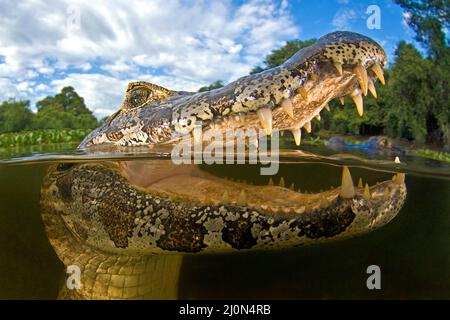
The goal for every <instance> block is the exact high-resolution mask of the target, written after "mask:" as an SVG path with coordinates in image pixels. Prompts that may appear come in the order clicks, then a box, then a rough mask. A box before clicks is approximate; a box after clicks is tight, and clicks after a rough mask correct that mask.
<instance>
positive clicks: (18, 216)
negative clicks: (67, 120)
mask: <svg viewBox="0 0 450 320" xmlns="http://www.w3.org/2000/svg"><path fill="white" fill-rule="evenodd" d="M305 149H307V151H308V152H311V153H314V154H316V155H322V156H321V157H317V156H313V155H311V154H310V155H309V156H306V157H305V156H302V157H300V156H298V155H296V154H295V153H289V152H288V153H287V156H285V157H283V158H282V159H281V162H282V163H281V165H280V170H279V172H278V174H277V175H276V176H275V177H274V178H273V180H274V181H278V179H279V178H280V177H281V176H283V177H284V179H285V180H286V183H287V184H288V185H289V184H290V183H291V182H293V183H295V184H296V187H299V188H301V189H302V191H303V190H308V191H310V192H318V191H319V190H321V189H324V190H325V189H328V188H329V187H330V186H332V185H333V186H337V185H339V183H340V172H341V167H340V166H341V165H342V164H347V165H350V166H351V168H350V170H351V173H352V175H353V177H354V180H356V179H357V177H359V176H361V177H363V179H364V181H367V182H369V183H370V184H373V183H375V182H376V181H382V180H386V179H390V178H391V177H392V173H391V172H388V171H396V170H401V171H403V172H406V173H407V176H406V185H407V190H408V197H407V201H406V203H405V205H404V207H403V209H402V210H401V211H400V213H399V214H398V215H397V217H396V218H395V219H394V220H393V221H391V222H390V223H389V224H387V225H386V226H384V227H381V228H380V229H378V230H375V231H373V232H371V233H368V234H365V235H362V236H359V237H355V238H352V239H348V240H342V241H338V242H333V243H328V244H322V245H316V246H308V247H301V248H293V249H289V250H280V251H259V252H251V251H247V252H244V253H236V254H220V255H219V254H216V255H190V256H186V257H185V258H184V260H183V265H182V269H181V274H180V283H179V297H180V298H188V299H196V298H204V299H209V298H230V299H239V298H289V299H315V298H319V299H331V298H337V299H340V298H364V299H371V298H382V299H384V298H390V299H391V298H392V299H410V298H418V299H429V298H432V299H434V298H444V299H449V298H450V232H449V231H450V178H449V175H450V170H449V167H448V165H446V164H443V163H438V162H429V161H427V160H422V159H416V158H407V159H405V162H406V163H407V164H406V165H403V166H402V167H400V168H399V166H394V165H393V164H392V159H390V158H389V157H390V156H386V155H383V156H380V157H379V158H378V161H373V160H370V161H369V160H368V158H369V157H366V158H364V157H362V156H361V155H358V157H357V158H356V157H354V155H353V156H348V155H339V156H336V157H329V156H330V155H331V154H333V152H331V151H329V150H326V149H323V148H319V147H309V148H305ZM58 151H60V152H61V153H63V151H66V149H63V150H58V149H52V150H51V151H50V152H52V153H55V152H58ZM113 156H114V157H117V155H113ZM100 157H101V158H110V157H111V155H108V154H101V155H97V156H94V157H93V156H86V155H84V156H83V155H78V156H77V155H73V154H66V155H57V156H56V155H54V154H53V155H52V154H45V153H43V155H34V156H31V157H30V156H29V155H28V156H26V152H23V151H21V153H20V154H16V156H14V155H11V154H10V155H8V157H6V156H3V160H2V162H0V203H1V209H0V299H54V298H56V296H57V294H58V291H59V289H60V287H61V283H62V282H63V281H64V276H65V273H64V272H65V271H64V266H63V264H62V263H61V262H60V261H59V260H58V258H57V257H56V255H55V253H54V251H53V248H52V247H51V245H50V244H49V242H48V240H47V237H46V234H45V232H44V228H43V224H42V222H41V219H40V212H39V197H40V188H41V184H42V179H43V177H44V174H45V172H46V169H47V168H48V166H49V165H50V164H51V163H54V162H58V161H62V160H67V159H69V158H70V159H71V161H74V159H78V161H81V160H83V161H86V160H89V161H94V160H95V159H96V158H100ZM120 157H121V158H123V157H126V159H127V161H142V160H143V158H146V159H147V160H146V161H151V158H148V156H147V155H145V154H134V155H120ZM370 158H371V159H373V158H374V157H373V155H371V156H370ZM11 159H13V160H11ZM30 160H32V161H30ZM386 160H389V162H388V161H386ZM402 160H403V159H402ZM204 169H205V170H207V171H210V172H213V173H215V174H217V175H221V176H228V177H232V178H234V179H239V180H247V181H251V182H253V183H256V184H265V183H267V179H268V178H267V177H261V176H260V175H259V174H258V172H259V171H258V170H259V168H258V167H256V166H251V165H233V166H220V165H214V166H210V167H207V166H205V168H204ZM373 264H375V265H378V266H379V267H380V269H381V290H368V289H367V287H366V280H367V277H368V276H369V275H368V274H367V273H366V268H367V267H368V266H369V265H373Z"/></svg>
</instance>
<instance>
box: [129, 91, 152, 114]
mask: <svg viewBox="0 0 450 320" xmlns="http://www.w3.org/2000/svg"><path fill="white" fill-rule="evenodd" d="M152 94H153V93H152V92H151V91H150V90H149V89H148V88H143V87H141V88H136V89H134V90H133V91H131V92H130V93H129V94H128V97H127V107H128V108H129V109H133V108H137V107H140V106H142V105H143V104H145V103H146V102H147V101H148V99H150V97H151V96H152Z"/></svg>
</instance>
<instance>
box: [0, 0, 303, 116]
mask: <svg viewBox="0 0 450 320" xmlns="http://www.w3.org/2000/svg"><path fill="white" fill-rule="evenodd" d="M0 7H1V8H2V12H1V13H0V18H1V20H2V23H1V24H0V56H3V57H4V59H2V60H0V61H1V62H3V63H2V64H0V80H1V81H2V82H1V83H3V85H1V86H0V100H1V99H4V98H5V97H9V96H10V95H11V94H12V93H14V94H15V95H16V96H19V97H21V96H26V97H28V98H29V99H31V100H33V99H35V98H36V97H37V96H38V94H39V97H41V96H42V94H43V93H44V92H45V94H52V93H55V90H58V89H59V88H60V87H61V85H63V84H64V85H72V86H73V87H74V88H75V89H76V90H77V91H78V92H79V93H80V94H81V95H82V96H84V97H85V98H86V102H87V104H88V105H89V106H90V107H91V108H93V110H95V111H96V113H97V114H98V115H100V114H106V111H105V110H108V111H109V112H110V113H111V112H112V111H113V110H115V109H116V108H117V106H118V104H120V101H121V99H122V97H123V90H124V88H125V87H126V82H127V81H128V80H146V79H147V80H153V81H154V82H157V83H158V84H161V85H165V86H167V87H169V88H172V89H179V90H181V89H182V90H196V89H198V87H200V86H202V85H204V84H207V83H210V82H212V81H215V80H217V79H222V80H224V81H225V82H228V81H230V80H233V79H236V78H238V77H240V76H243V75H245V74H247V73H248V72H249V70H250V69H251V68H252V67H253V66H254V65H255V64H256V63H259V62H261V61H262V59H263V58H264V56H265V55H266V54H267V53H268V52H269V51H270V50H272V49H273V48H274V47H276V46H280V45H281V44H283V42H284V41H286V40H289V39H292V38H295V37H298V33H299V28H298V27H296V26H295V25H294V22H293V18H292V16H291V14H290V12H289V5H288V4H287V1H281V2H280V1H276V0H250V1H247V2H245V3H243V4H239V3H235V2H233V1H231V0H217V1H182V0H153V1H149V0H128V1H120V0H115V1H111V0H110V1H106V0H105V1H91V0H65V1H56V0H53V1H45V0H28V1H17V2H16V1H6V0H0ZM68 8H70V9H74V8H75V9H79V13H80V15H79V17H80V20H79V21H80V25H79V29H77V28H73V25H69V26H68V22H71V21H73V20H71V18H72V17H73V16H71V14H72V13H73V11H72V12H70V11H69V12H68ZM75 20H76V19H75ZM71 26H72V27H71ZM1 62H0V63H1ZM38 76H42V77H40V81H41V82H39V81H38V82H35V83H34V84H32V83H31V82H30V80H31V78H36V77H38ZM42 78H44V79H47V80H44V82H45V81H46V83H45V84H44V85H46V86H47V87H43V86H40V87H39V89H38V88H34V87H37V86H39V85H40V84H42ZM24 81H26V82H27V83H28V85H29V86H28V87H25V85H21V87H18V84H19V83H21V82H24ZM97 81H98V82H100V83H96V82H97ZM6 84H7V85H6ZM11 86H14V87H15V88H14V90H13V89H12V87H11ZM33 93H34V94H35V96H33V95H32V94H33Z"/></svg>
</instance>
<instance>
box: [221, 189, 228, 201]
mask: <svg viewBox="0 0 450 320" xmlns="http://www.w3.org/2000/svg"><path fill="white" fill-rule="evenodd" d="M228 199H229V197H228V192H227V191H225V192H224V193H223V194H222V202H228Z"/></svg>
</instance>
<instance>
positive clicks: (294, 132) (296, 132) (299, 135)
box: [291, 128, 302, 146]
mask: <svg viewBox="0 0 450 320" xmlns="http://www.w3.org/2000/svg"><path fill="white" fill-rule="evenodd" d="M291 132H292V135H293V136H294V140H295V145H296V146H299V145H300V141H301V140H302V130H300V128H297V129H292V130H291Z"/></svg>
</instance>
